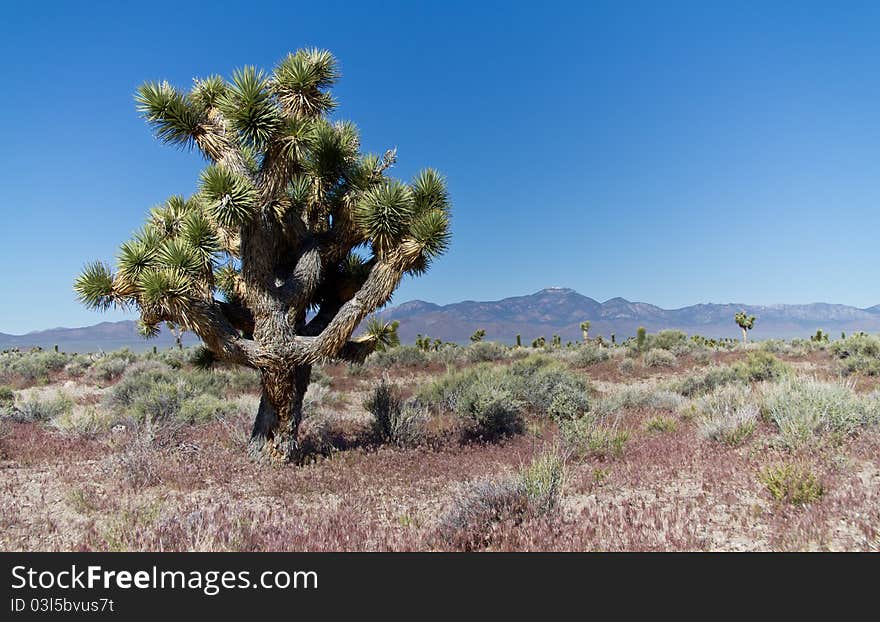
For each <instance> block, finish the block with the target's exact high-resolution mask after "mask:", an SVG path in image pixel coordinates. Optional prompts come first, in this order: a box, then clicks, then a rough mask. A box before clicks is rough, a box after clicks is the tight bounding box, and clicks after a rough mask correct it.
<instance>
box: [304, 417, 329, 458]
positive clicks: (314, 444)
mask: <svg viewBox="0 0 880 622" xmlns="http://www.w3.org/2000/svg"><path fill="white" fill-rule="evenodd" d="M297 441H298V442H299V445H300V454H301V456H302V457H303V459H309V458H314V457H315V456H329V455H330V454H332V453H333V452H334V451H336V446H335V444H334V432H333V424H332V422H331V421H330V418H329V417H328V416H327V415H326V414H324V413H309V414H307V415H305V416H304V419H303V422H302V425H300V428H299V435H298V437H297Z"/></svg>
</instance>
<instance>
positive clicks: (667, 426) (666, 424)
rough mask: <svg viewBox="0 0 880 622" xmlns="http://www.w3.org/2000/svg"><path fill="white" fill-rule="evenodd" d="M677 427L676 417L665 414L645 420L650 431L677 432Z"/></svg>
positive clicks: (646, 427)
mask: <svg viewBox="0 0 880 622" xmlns="http://www.w3.org/2000/svg"><path fill="white" fill-rule="evenodd" d="M677 427H678V425H677V424H676V422H675V419H673V418H672V417H667V416H665V415H657V416H656V417H651V418H650V419H648V420H647V421H646V422H645V429H646V430H648V431H649V432H675V429H676V428H677Z"/></svg>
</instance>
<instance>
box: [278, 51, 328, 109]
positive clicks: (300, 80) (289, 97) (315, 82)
mask: <svg viewBox="0 0 880 622" xmlns="http://www.w3.org/2000/svg"><path fill="white" fill-rule="evenodd" d="M338 75H339V74H338V73H337V71H336V59H335V58H333V55H332V54H331V53H330V52H328V51H327V50H318V49H311V50H299V51H298V52H296V53H295V54H288V55H287V57H286V58H285V59H284V60H282V61H281V62H280V63H278V65H277V66H276V67H275V73H274V77H273V80H272V87H273V90H274V92H275V94H276V95H277V97H278V100H279V101H280V102H281V105H282V106H283V107H284V108H285V110H286V111H287V112H288V113H289V114H291V115H293V116H294V117H318V116H320V115H322V114H324V113H326V112H329V111H330V110H331V109H333V107H334V106H335V105H336V102H335V101H334V100H333V97H332V96H331V95H330V94H329V93H327V92H326V91H325V90H324V89H327V88H329V87H331V86H332V85H333V83H334V82H335V81H336V78H337V77H338Z"/></svg>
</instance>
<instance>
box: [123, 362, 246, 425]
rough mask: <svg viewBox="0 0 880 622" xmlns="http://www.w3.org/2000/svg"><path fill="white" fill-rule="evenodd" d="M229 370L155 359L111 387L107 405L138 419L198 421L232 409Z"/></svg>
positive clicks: (136, 366) (134, 367)
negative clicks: (177, 366) (190, 367)
mask: <svg viewBox="0 0 880 622" xmlns="http://www.w3.org/2000/svg"><path fill="white" fill-rule="evenodd" d="M243 377H245V376H240V375H238V374H236V373H234V372H232V371H231V370H211V371H206V370H199V369H197V370H190V371H188V372H187V371H183V370H175V369H173V368H172V367H171V366H169V365H167V364H165V363H161V362H158V361H145V362H140V363H136V364H134V365H132V366H131V367H129V369H127V370H126V371H125V373H124V374H123V376H122V378H121V379H120V381H119V382H118V383H116V385H114V386H113V388H112V389H111V391H110V393H109V395H108V397H107V399H106V404H107V406H108V408H110V409H111V410H112V411H114V412H115V413H116V414H117V415H124V416H130V417H133V418H134V419H136V420H138V421H161V420H170V419H175V420H178V421H183V422H190V423H197V422H204V421H208V420H210V419H212V418H216V417H225V416H228V415H230V414H232V413H234V412H235V406H234V405H232V404H230V403H229V402H228V397H229V396H228V393H229V391H230V386H231V385H234V384H235V382H234V379H236V378H243Z"/></svg>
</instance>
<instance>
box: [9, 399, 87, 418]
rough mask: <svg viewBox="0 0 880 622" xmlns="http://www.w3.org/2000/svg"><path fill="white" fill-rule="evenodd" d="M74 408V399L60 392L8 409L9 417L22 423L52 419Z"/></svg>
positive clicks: (29, 400)
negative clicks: (49, 397) (47, 397)
mask: <svg viewBox="0 0 880 622" xmlns="http://www.w3.org/2000/svg"><path fill="white" fill-rule="evenodd" d="M72 408H73V400H72V399H70V397H68V396H67V395H64V394H59V395H58V396H56V397H54V398H51V399H39V398H31V399H28V400H25V401H23V402H22V403H20V404H19V405H18V406H17V407H15V408H12V409H9V410H7V413H8V415H7V416H8V417H9V418H11V419H12V420H13V421H18V422H20V423H32V422H39V421H50V420H52V419H54V418H56V417H59V416H61V415H63V414H65V413H67V412H69V411H70V410H71V409H72Z"/></svg>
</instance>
